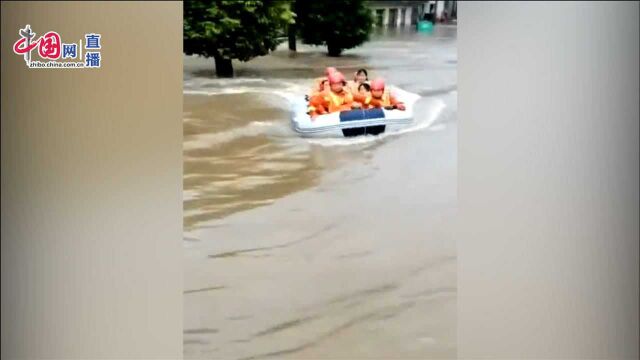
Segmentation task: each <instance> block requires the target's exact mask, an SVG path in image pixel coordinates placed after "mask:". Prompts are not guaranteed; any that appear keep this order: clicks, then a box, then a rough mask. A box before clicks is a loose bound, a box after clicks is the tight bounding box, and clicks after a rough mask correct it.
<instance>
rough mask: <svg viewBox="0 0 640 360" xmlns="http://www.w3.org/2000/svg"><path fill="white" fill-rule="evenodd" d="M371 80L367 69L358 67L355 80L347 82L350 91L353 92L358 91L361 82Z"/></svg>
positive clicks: (354, 76) (364, 82)
mask: <svg viewBox="0 0 640 360" xmlns="http://www.w3.org/2000/svg"><path fill="white" fill-rule="evenodd" d="M368 81H369V75H368V74H367V70H366V69H358V71H356V73H355V74H354V75H353V80H351V81H349V82H348V83H347V86H348V87H349V91H351V93H352V94H356V93H358V88H359V86H360V85H361V84H366V83H367V82H368Z"/></svg>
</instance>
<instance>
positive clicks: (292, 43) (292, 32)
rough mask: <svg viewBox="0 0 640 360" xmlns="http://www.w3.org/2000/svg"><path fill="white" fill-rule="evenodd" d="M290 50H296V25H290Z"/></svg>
mask: <svg viewBox="0 0 640 360" xmlns="http://www.w3.org/2000/svg"><path fill="white" fill-rule="evenodd" d="M289 50H291V51H296V25H295V24H290V25H289Z"/></svg>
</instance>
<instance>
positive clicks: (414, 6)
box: [368, 0, 457, 27]
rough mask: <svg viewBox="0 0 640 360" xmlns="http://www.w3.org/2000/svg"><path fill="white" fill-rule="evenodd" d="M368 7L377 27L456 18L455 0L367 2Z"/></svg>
mask: <svg viewBox="0 0 640 360" xmlns="http://www.w3.org/2000/svg"><path fill="white" fill-rule="evenodd" d="M368 6H369V8H371V11H372V12H373V15H374V19H375V21H374V24H375V26H377V27H403V26H412V25H415V24H417V23H418V21H419V20H423V19H426V20H430V21H434V20H435V21H436V22H439V21H443V20H445V19H446V20H447V21H449V20H452V19H456V17H457V1H455V0H431V1H412V0H396V1H391V0H390V1H369V2H368Z"/></svg>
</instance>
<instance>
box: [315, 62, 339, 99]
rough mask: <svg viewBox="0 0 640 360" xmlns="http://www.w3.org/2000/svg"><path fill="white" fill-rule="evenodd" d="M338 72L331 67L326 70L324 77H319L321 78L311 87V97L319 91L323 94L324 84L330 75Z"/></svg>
mask: <svg viewBox="0 0 640 360" xmlns="http://www.w3.org/2000/svg"><path fill="white" fill-rule="evenodd" d="M336 71H338V70H337V69H336V68H334V67H333V66H329V67H328V68H326V69H324V76H322V77H319V78H315V79H314V80H313V86H312V87H311V91H310V92H309V94H310V96H309V97H311V96H313V95H314V94H316V93H317V92H318V91H320V92H322V91H323V89H322V87H323V83H324V82H325V81H327V78H328V77H329V74H331V73H334V72H336Z"/></svg>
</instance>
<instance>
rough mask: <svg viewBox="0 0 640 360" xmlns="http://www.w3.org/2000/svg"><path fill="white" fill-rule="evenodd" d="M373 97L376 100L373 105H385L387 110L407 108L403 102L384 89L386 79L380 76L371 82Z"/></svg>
mask: <svg viewBox="0 0 640 360" xmlns="http://www.w3.org/2000/svg"><path fill="white" fill-rule="evenodd" d="M370 86H371V97H372V98H373V99H374V100H377V101H372V102H371V105H373V106H374V107H383V108H385V109H387V110H391V109H398V110H405V106H404V104H403V103H402V102H400V101H398V100H397V99H396V98H395V97H394V96H393V95H391V94H389V93H388V92H385V91H384V80H382V79H380V78H378V79H374V80H373V81H372V82H371V85H370Z"/></svg>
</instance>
